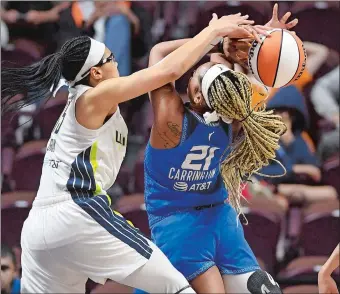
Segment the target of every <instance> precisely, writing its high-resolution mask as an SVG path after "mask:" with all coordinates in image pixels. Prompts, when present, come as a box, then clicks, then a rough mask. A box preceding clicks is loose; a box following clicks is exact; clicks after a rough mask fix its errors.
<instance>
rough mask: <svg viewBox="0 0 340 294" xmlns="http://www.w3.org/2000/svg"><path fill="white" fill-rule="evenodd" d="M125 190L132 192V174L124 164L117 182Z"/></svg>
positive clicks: (125, 192) (125, 191) (127, 192)
mask: <svg viewBox="0 0 340 294" xmlns="http://www.w3.org/2000/svg"><path fill="white" fill-rule="evenodd" d="M115 183H117V184H118V185H119V186H120V187H121V188H122V190H123V192H124V194H129V193H130V183H131V174H130V170H129V169H128V168H127V167H126V166H123V167H122V168H121V169H120V170H119V173H118V176H117V179H116V182H115Z"/></svg>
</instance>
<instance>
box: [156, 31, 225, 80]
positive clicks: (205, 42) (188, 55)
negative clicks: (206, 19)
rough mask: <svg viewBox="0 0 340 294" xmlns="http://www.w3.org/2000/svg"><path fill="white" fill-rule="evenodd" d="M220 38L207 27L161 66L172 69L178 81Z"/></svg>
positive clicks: (167, 57)
mask: <svg viewBox="0 0 340 294" xmlns="http://www.w3.org/2000/svg"><path fill="white" fill-rule="evenodd" d="M218 38H219V36H218V33H217V32H216V31H215V30H214V29H212V28H211V27H207V28H205V29H204V30H203V31H201V32H200V33H199V34H198V35H196V36H195V37H194V38H192V39H191V40H189V41H188V42H186V43H185V44H184V45H182V46H181V47H179V48H178V49H176V50H175V51H173V52H172V53H170V54H169V55H168V56H166V57H165V58H163V60H162V61H161V62H160V63H161V64H162V65H160V66H161V67H165V68H172V69H173V71H174V72H175V76H176V79H178V78H180V77H181V76H182V75H183V74H185V73H186V72H187V71H188V70H189V69H190V68H191V67H192V66H193V65H194V64H195V63H196V62H197V61H198V60H199V59H200V58H201V57H202V55H203V54H205V53H206V52H207V48H208V49H209V50H210V49H212V48H213V47H214V45H216V44H214V42H216V40H217V39H218ZM209 50H208V51H209Z"/></svg>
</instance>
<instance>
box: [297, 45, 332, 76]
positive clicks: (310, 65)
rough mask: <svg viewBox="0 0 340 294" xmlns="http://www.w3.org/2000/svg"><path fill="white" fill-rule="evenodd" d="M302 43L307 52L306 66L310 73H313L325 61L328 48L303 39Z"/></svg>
mask: <svg viewBox="0 0 340 294" xmlns="http://www.w3.org/2000/svg"><path fill="white" fill-rule="evenodd" d="M303 45H304V46H305V49H306V52H307V64H306V68H307V70H308V72H309V73H310V74H311V75H314V74H315V73H316V72H317V71H318V70H319V69H320V67H321V66H322V65H323V64H324V63H325V62H326V60H327V56H328V53H329V50H328V48H327V47H326V46H324V45H321V44H317V43H313V42H306V41H305V42H303Z"/></svg>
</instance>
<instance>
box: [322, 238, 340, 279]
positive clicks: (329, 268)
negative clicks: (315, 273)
mask: <svg viewBox="0 0 340 294" xmlns="http://www.w3.org/2000/svg"><path fill="white" fill-rule="evenodd" d="M339 251H340V244H338V246H336V248H335V249H334V251H333V253H332V255H331V256H330V257H329V258H328V260H327V261H326V263H325V264H324V265H323V266H322V268H321V270H320V274H321V275H327V276H330V275H331V274H332V273H333V271H334V270H335V269H336V268H338V267H339V258H340V255H339Z"/></svg>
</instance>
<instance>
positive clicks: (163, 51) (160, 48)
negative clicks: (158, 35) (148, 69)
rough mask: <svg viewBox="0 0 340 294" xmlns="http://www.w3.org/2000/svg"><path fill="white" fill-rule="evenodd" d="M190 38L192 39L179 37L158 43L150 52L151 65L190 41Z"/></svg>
mask: <svg viewBox="0 0 340 294" xmlns="http://www.w3.org/2000/svg"><path fill="white" fill-rule="evenodd" d="M190 40H192V39H191V38H188V39H179V40H174V41H167V42H162V43H158V44H156V45H155V46H154V47H153V48H152V49H151V52H150V57H149V66H152V65H154V64H156V63H157V62H159V61H161V60H162V59H163V58H164V57H166V56H168V55H169V54H170V53H171V52H174V51H175V50H176V49H178V48H179V47H181V46H182V45H184V44H185V43H187V42H189V41H190Z"/></svg>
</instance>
